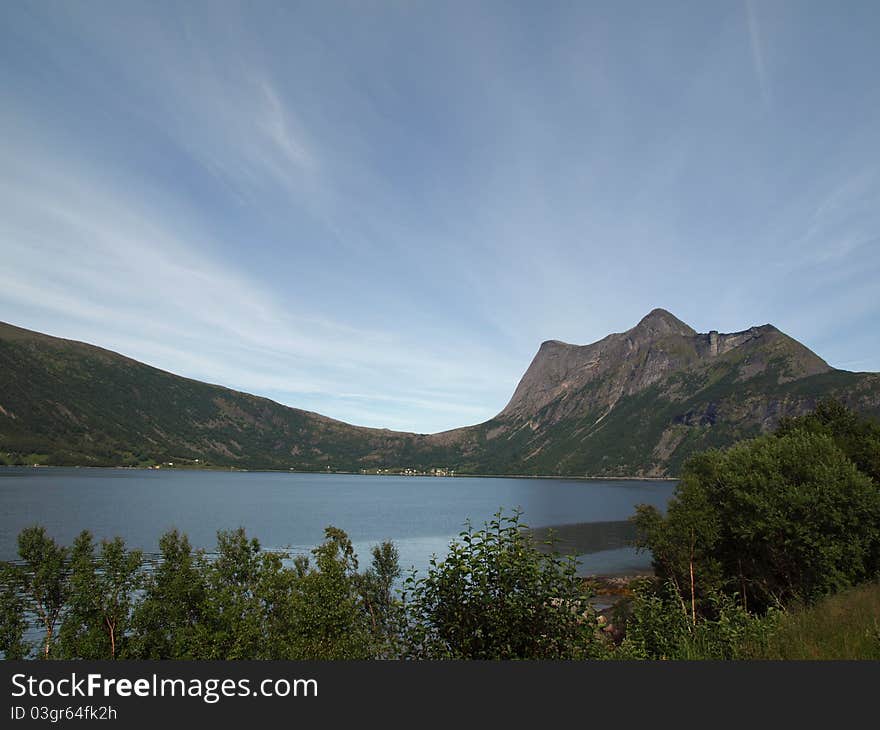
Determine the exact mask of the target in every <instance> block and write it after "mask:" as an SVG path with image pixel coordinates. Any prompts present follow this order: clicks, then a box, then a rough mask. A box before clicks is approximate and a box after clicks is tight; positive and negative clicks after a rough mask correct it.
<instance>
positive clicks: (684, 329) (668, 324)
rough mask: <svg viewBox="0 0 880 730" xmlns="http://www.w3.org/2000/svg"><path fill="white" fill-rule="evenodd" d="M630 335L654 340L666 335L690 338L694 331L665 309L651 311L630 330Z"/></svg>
mask: <svg viewBox="0 0 880 730" xmlns="http://www.w3.org/2000/svg"><path fill="white" fill-rule="evenodd" d="M630 333H633V334H637V335H642V336H646V337H648V338H651V339H654V338H657V337H665V336H667V335H684V336H686V337H692V336H693V335H695V334H696V330H694V329H693V328H692V327H691V326H689V325H687V324H685V323H684V322H682V321H681V320H680V319H679V318H678V317H676V316H675V315H674V314H672V313H671V312H667V311H666V310H665V309H652V310H651V311H650V312H648V314H646V315H645V316H644V317H642V319H641V321H640V322H639V323H638V324H637V325H636V326H635V327H633V328H632V329H631V330H630Z"/></svg>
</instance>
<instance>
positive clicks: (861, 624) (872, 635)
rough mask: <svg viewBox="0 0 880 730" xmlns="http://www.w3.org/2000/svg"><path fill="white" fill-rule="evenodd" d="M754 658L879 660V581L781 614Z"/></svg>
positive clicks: (754, 650) (756, 649) (754, 652)
mask: <svg viewBox="0 0 880 730" xmlns="http://www.w3.org/2000/svg"><path fill="white" fill-rule="evenodd" d="M750 653H751V654H752V655H753V656H754V657H755V658H756V659H880V582H875V583H868V584H865V585H861V586H858V587H856V588H851V589H849V590H846V591H843V592H841V593H838V594H836V595H834V596H829V597H828V598H825V599H823V600H821V601H819V602H818V603H817V604H815V605H814V606H811V607H810V608H806V609H802V610H799V611H792V612H790V613H786V614H785V615H783V616H781V617H780V619H779V624H778V626H777V628H776V630H774V631H773V632H772V633H771V634H770V635H769V637H767V640H766V645H765V646H762V647H757V648H754V649H753V651H752V652H750Z"/></svg>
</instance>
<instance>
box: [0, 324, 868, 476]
mask: <svg viewBox="0 0 880 730" xmlns="http://www.w3.org/2000/svg"><path fill="white" fill-rule="evenodd" d="M828 397H834V398H838V399H840V400H842V401H843V402H844V403H846V404H847V405H848V406H849V407H851V408H853V409H855V410H857V411H859V412H861V413H865V414H868V415H873V416H880V375H878V374H875V373H851V372H847V371H843V370H836V369H834V368H831V367H830V366H829V365H828V364H827V363H826V362H825V361H824V360H822V359H821V358H820V357H819V356H818V355H816V354H815V353H813V352H811V351H810V350H809V349H807V348H806V347H804V346H803V345H801V344H800V343H798V342H797V341H796V340H794V339H792V338H791V337H789V336H787V335H785V334H784V333H782V332H780V331H779V330H778V329H776V328H775V327H773V326H772V325H762V326H760V327H751V328H749V329H747V330H744V331H742V332H735V333H732V334H722V333H718V332H714V331H713V332H709V333H705V334H700V333H697V332H696V331H694V330H693V329H692V328H691V327H689V326H688V325H687V324H685V323H684V322H682V321H681V320H679V319H677V318H676V317H674V316H673V315H672V314H670V313H669V312H667V311H665V310H662V309H655V310H654V311H652V312H651V313H650V314H648V315H647V316H646V317H644V318H643V319H642V320H641V322H639V323H638V324H637V325H636V326H635V327H633V328H632V329H630V330H627V331H626V332H622V333H616V334H611V335H608V336H607V337H605V338H603V339H601V340H599V341H598V342H594V343H593V344H590V345H570V344H567V343H564V342H559V341H557V340H550V341H547V342H544V343H543V344H542V345H541V347H540V348H539V350H538V352H537V354H536V355H535V357H534V359H533V360H532V363H531V365H530V366H529V368H528V370H527V371H526V373H525V375H523V378H522V380H521V381H520V383H519V385H518V386H517V388H516V391H515V392H514V394H513V397H512V398H511V399H510V402H509V403H508V404H507V406H506V407H505V408H504V410H502V411H501V413H499V414H498V415H497V416H495V417H494V418H492V419H491V420H489V421H487V422H485V423H482V424H478V425H476V426H469V427H466V428H460V429H455V430H453V431H446V432H443V433H439V434H432V435H422V434H413V433H401V432H394V431H388V430H382V429H371V428H361V427H358V426H351V425H349V424H346V423H342V422H341V421H336V420H333V419H330V418H327V417H325V416H321V415H319V414H317V413H312V412H309V411H303V410H299V409H296V408H288V407H286V406H282V405H280V404H278V403H275V402H273V401H270V400H268V399H265V398H259V397H256V396H253V395H248V394H246V393H240V392H238V391H234V390H230V389H227V388H222V387H220V386H216V385H208V384H206V383H200V382H198V381H194V380H189V379H186V378H181V377H179V376H176V375H172V374H171V373H167V372H164V371H162V370H158V369H156V368H153V367H150V366H148V365H144V364H143V363H139V362H136V361H134V360H130V359H128V358H126V357H123V356H122V355H118V354H116V353H113V352H109V351H107V350H103V349H100V348H97V347H93V346H91V345H86V344H83V343H79V342H71V341H69V340H62V339H58V338H54V337H48V336H46V335H42V334H39V333H36V332H30V331H28V330H24V329H20V328H17V327H13V326H12V325H2V324H0V459H4V458H5V459H6V460H7V461H8V462H10V463H17V462H24V463H30V462H33V461H40V462H41V463H56V464H94V465H109V464H114V465H115V464H122V463H126V464H138V463H153V462H160V463H161V462H168V461H171V462H176V463H178V464H180V463H184V464H194V463H196V461H197V460H198V464H200V465H201V464H206V463H207V464H212V465H218V466H238V467H242V468H281V469H288V468H293V469H302V470H326V469H328V468H329V469H334V470H336V469H339V470H359V469H368V470H373V469H379V468H387V469H392V470H395V469H403V468H414V469H422V470H425V469H431V468H433V467H447V468H453V469H456V470H457V471H458V472H460V473H482V474H486V473H491V474H547V475H551V474H552V475H578V476H583V475H630V476H667V475H674V474H675V473H677V471H678V469H679V468H680V466H681V463H682V461H683V460H684V459H685V458H686V457H687V456H689V455H690V454H692V453H693V452H694V451H697V450H700V449H704V448H707V447H712V446H718V447H723V446H727V445H730V444H731V443H733V442H734V441H737V440H739V439H742V438H747V437H750V436H754V435H757V434H759V433H761V432H762V431H766V430H768V429H771V428H773V427H774V426H775V425H776V423H778V421H779V419H780V418H781V417H783V416H794V415H800V414H802V413H805V412H807V411H809V410H811V409H812V408H813V407H814V406H815V404H816V403H817V402H818V401H819V400H821V399H823V398H828Z"/></svg>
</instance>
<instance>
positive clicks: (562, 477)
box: [0, 464, 680, 482]
mask: <svg viewBox="0 0 880 730" xmlns="http://www.w3.org/2000/svg"><path fill="white" fill-rule="evenodd" d="M6 469H108V470H109V469H118V470H125V471H165V472H168V471H176V472H181V471H203V472H212V471H213V472H231V473H266V474H312V475H334V474H347V475H352V476H358V477H407V478H427V479H458V478H471V477H473V478H476V479H556V480H563V481H598V482H609V481H619V482H677V481H679V479H680V477H648V476H630V475H628V476H616V475H615V476H611V475H606V476H580V475H571V476H566V475H559V474H448V475H435V474H403V473H399V472H388V473H384V474H383V473H373V472H370V473H366V474H365V473H363V472H360V471H347V470H343V469H340V470H333V471H326V470H322V471H318V470H303V469H268V468H266V469H263V468H244V467H236V466H189V465H187V466H163V467H161V468H156V467H152V466H122V465H119V466H97V465H94V464H67V465H57V464H0V472H2V471H4V470H6Z"/></svg>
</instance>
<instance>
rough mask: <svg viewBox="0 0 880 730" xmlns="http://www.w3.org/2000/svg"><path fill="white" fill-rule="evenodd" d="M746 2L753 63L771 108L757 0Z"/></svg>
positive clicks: (765, 104) (745, 0)
mask: <svg viewBox="0 0 880 730" xmlns="http://www.w3.org/2000/svg"><path fill="white" fill-rule="evenodd" d="M744 2H745V8H746V19H747V21H748V26H749V44H750V47H751V51H752V64H753V66H754V68H755V76H756V77H757V80H758V86H759V87H760V89H761V99H762V100H763V102H764V106H765V107H766V108H768V109H769V108H770V106H771V105H772V103H773V96H772V89H771V87H770V79H769V77H768V75H767V68H766V66H765V64H764V48H763V45H762V40H761V31H760V28H759V26H758V16H757V12H756V10H755V0H744Z"/></svg>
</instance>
